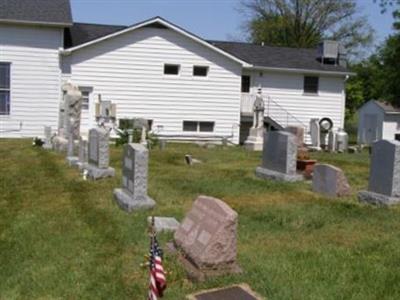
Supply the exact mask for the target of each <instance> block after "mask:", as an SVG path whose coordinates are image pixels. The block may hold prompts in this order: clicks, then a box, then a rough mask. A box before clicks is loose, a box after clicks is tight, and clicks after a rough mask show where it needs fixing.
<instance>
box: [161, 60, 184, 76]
mask: <svg viewBox="0 0 400 300" xmlns="http://www.w3.org/2000/svg"><path fill="white" fill-rule="evenodd" d="M166 66H177V67H178V73H177V74H169V73H165V67H166ZM181 68H182V66H181V65H180V64H177V63H164V64H163V75H164V76H175V77H177V76H179V75H180V74H181Z"/></svg>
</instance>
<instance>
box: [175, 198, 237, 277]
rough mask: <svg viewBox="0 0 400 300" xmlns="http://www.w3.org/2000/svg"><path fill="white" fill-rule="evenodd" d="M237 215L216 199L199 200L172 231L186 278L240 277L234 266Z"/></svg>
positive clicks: (235, 265)
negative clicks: (228, 275)
mask: <svg viewBox="0 0 400 300" xmlns="http://www.w3.org/2000/svg"><path fill="white" fill-rule="evenodd" d="M237 222H238V215H237V213H236V212H235V211H234V210H232V209H231V208H230V207H229V206H228V205H227V204H226V203H224V202H222V201H221V200H219V199H216V198H212V197H207V196H199V197H198V198H197V199H196V200H195V202H194V203H193V206H192V209H191V210H190V211H189V213H188V214H187V215H186V217H185V219H184V220H183V222H182V224H181V225H180V226H179V227H178V229H177V230H176V231H175V235H174V246H175V247H176V248H177V249H178V250H180V251H178V252H179V253H180V255H179V260H180V262H181V263H182V264H183V267H184V268H185V270H186V272H187V273H188V276H189V278H191V279H194V280H199V281H202V280H205V279H206V278H208V277H213V276H220V275H225V274H233V273H240V272H241V269H240V268H239V266H238V265H237V264H236V235H237Z"/></svg>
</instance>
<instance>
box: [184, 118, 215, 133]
mask: <svg viewBox="0 0 400 300" xmlns="http://www.w3.org/2000/svg"><path fill="white" fill-rule="evenodd" d="M185 122H192V123H196V130H195V131H191V130H185ZM201 123H212V125H213V127H212V130H211V131H200V124H201ZM182 131H183V132H195V133H210V132H215V121H195V120H183V121H182Z"/></svg>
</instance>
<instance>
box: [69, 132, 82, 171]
mask: <svg viewBox="0 0 400 300" xmlns="http://www.w3.org/2000/svg"><path fill="white" fill-rule="evenodd" d="M66 161H67V163H68V165H69V166H71V167H73V166H77V165H78V161H79V159H78V156H76V155H75V141H74V139H73V135H72V134H70V135H69V136H68V145H67V157H66Z"/></svg>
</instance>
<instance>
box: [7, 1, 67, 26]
mask: <svg viewBox="0 0 400 300" xmlns="http://www.w3.org/2000/svg"><path fill="white" fill-rule="evenodd" d="M0 22H3V23H4V22H7V23H28V24H43V25H53V26H62V27H64V26H70V25H72V14H71V7H70V3H69V0H0Z"/></svg>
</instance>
